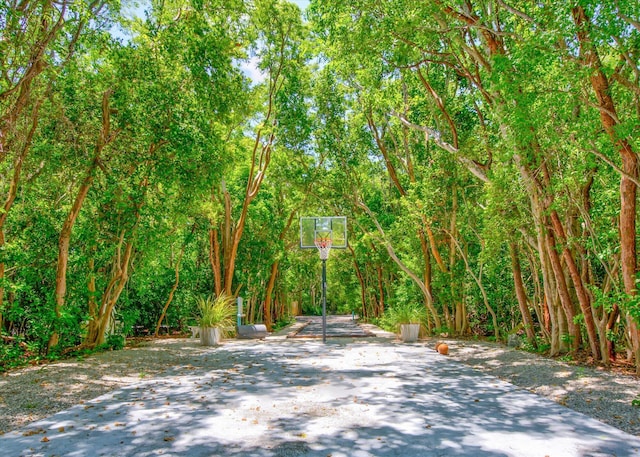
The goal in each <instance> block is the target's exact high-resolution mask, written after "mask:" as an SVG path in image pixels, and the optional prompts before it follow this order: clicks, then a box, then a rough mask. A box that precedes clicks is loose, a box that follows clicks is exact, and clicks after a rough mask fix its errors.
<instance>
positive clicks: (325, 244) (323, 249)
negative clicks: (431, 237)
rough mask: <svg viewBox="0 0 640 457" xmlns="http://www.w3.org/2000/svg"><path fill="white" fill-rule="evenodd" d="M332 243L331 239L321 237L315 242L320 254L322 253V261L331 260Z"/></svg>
mask: <svg viewBox="0 0 640 457" xmlns="http://www.w3.org/2000/svg"><path fill="white" fill-rule="evenodd" d="M331 241H332V240H331V238H330V237H319V238H316V239H315V240H314V243H315V245H316V247H317V248H318V252H319V253H320V260H327V259H328V258H329V251H330V250H331Z"/></svg>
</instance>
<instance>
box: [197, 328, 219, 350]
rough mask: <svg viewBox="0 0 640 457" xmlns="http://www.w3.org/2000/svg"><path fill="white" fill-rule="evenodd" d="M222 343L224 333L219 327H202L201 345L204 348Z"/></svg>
mask: <svg viewBox="0 0 640 457" xmlns="http://www.w3.org/2000/svg"><path fill="white" fill-rule="evenodd" d="M220 341H222V331H221V330H220V329H219V328H218V327H200V343H201V344H202V345H203V346H217V345H219V344H220Z"/></svg>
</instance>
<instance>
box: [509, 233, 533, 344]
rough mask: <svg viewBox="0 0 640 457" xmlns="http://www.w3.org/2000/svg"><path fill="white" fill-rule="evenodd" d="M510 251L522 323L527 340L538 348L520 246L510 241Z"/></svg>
mask: <svg viewBox="0 0 640 457" xmlns="http://www.w3.org/2000/svg"><path fill="white" fill-rule="evenodd" d="M509 251H510V253H511V270H512V272H513V283H514V285H515V289H516V297H517V298H518V306H519V307H520V314H521V316H522V323H523V324H524V330H525V332H526V334H527V340H529V343H530V344H531V345H532V346H533V347H534V348H536V349H537V347H538V343H537V342H536V332H535V328H534V325H533V319H532V318H531V312H530V311H529V306H528V304H527V303H528V300H527V292H526V290H525V288H524V283H523V281H522V270H521V268H520V259H519V257H518V247H517V246H516V244H515V243H514V242H511V243H509Z"/></svg>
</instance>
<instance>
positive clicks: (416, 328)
mask: <svg viewBox="0 0 640 457" xmlns="http://www.w3.org/2000/svg"><path fill="white" fill-rule="evenodd" d="M418 333H420V324H400V339H401V340H402V341H404V342H405V343H413V342H415V341H417V340H418Z"/></svg>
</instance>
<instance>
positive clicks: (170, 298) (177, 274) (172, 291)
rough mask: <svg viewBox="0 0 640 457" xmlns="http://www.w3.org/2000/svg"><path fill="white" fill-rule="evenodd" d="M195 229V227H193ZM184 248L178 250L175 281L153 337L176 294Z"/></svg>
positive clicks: (156, 335) (158, 330)
mask: <svg viewBox="0 0 640 457" xmlns="http://www.w3.org/2000/svg"><path fill="white" fill-rule="evenodd" d="M194 227H195V225H194ZM184 247H185V245H184V244H183V245H182V248H181V249H180V254H179V255H178V259H177V260H176V267H175V270H174V273H175V278H176V279H175V281H174V282H173V286H172V287H171V290H170V291H169V296H168V297H167V301H166V302H165V304H164V307H163V308H162V313H161V314H160V319H158V323H157V324H156V330H155V332H153V335H154V336H155V337H158V334H159V332H160V326H161V325H162V321H163V320H164V317H165V316H166V314H167V310H168V309H169V305H170V304H171V302H172V301H173V295H174V294H175V293H176V290H177V289H178V284H180V262H181V261H182V256H183V255H184Z"/></svg>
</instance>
